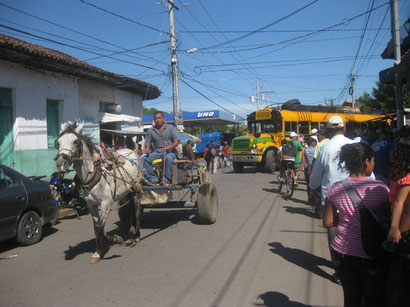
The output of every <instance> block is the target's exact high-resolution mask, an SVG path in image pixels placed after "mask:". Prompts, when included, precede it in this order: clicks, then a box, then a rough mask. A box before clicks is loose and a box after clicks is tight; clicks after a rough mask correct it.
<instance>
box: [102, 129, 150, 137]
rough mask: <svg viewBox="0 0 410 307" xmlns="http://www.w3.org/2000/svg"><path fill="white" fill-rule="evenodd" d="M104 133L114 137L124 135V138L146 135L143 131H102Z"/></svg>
mask: <svg viewBox="0 0 410 307" xmlns="http://www.w3.org/2000/svg"><path fill="white" fill-rule="evenodd" d="M101 131H103V132H107V133H109V134H114V135H124V136H128V135H129V136H134V135H145V134H146V133H145V132H141V131H139V130H138V131H131V130H113V129H101Z"/></svg>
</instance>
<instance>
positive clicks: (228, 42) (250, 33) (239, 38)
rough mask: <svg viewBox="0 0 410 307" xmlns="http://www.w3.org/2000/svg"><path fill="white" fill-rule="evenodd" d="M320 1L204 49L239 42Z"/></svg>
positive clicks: (316, 0) (315, 0)
mask: <svg viewBox="0 0 410 307" xmlns="http://www.w3.org/2000/svg"><path fill="white" fill-rule="evenodd" d="M318 1H319V0H314V1H312V2H310V3H309V4H307V5H305V6H304V7H302V8H300V9H297V10H296V11H293V12H292V13H290V14H288V15H286V16H284V17H282V18H279V19H278V20H275V21H273V22H271V23H269V24H267V25H265V26H263V27H261V28H259V29H256V30H254V31H251V32H248V33H247V34H244V35H241V36H239V37H237V38H234V39H231V40H229V41H226V42H224V43H219V44H216V45H213V46H209V47H205V48H203V49H214V48H217V47H221V46H224V45H227V44H231V43H234V42H237V41H239V40H241V39H244V38H246V37H249V36H251V35H254V34H256V33H258V32H259V31H262V30H265V29H267V28H269V27H271V26H273V25H275V24H277V23H279V22H281V21H283V20H285V19H288V18H289V17H291V16H293V15H295V14H297V13H299V12H300V11H303V10H304V9H306V8H308V7H309V6H311V5H313V4H314V3H316V2H318Z"/></svg>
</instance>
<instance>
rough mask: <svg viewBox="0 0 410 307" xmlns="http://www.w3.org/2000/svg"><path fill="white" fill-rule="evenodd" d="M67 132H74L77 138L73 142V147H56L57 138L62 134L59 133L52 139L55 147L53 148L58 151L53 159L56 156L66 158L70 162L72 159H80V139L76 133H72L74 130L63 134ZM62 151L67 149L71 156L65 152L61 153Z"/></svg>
mask: <svg viewBox="0 0 410 307" xmlns="http://www.w3.org/2000/svg"><path fill="white" fill-rule="evenodd" d="M69 133H72V134H74V135H75V136H76V137H77V140H76V141H75V142H74V147H73V148H71V149H70V148H61V149H59V148H58V147H59V146H58V139H59V138H60V137H61V136H62V135H63V134H61V135H59V136H58V138H56V140H55V141H54V147H55V149H57V150H58V153H57V156H56V158H55V160H57V159H58V158H60V157H61V158H63V159H64V160H67V161H68V162H70V163H71V162H72V161H73V160H81V154H82V148H83V147H82V146H81V139H80V137H79V136H78V135H77V133H74V132H72V131H71V132H65V133H64V134H69ZM76 149H78V150H77V151H76ZM62 151H68V152H70V153H71V156H69V155H67V154H65V153H62ZM75 152H77V154H75Z"/></svg>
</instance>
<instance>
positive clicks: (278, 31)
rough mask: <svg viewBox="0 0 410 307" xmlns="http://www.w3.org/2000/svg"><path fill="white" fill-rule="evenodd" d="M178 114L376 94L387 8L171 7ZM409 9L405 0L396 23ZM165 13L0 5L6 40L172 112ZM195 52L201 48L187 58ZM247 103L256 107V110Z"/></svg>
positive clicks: (130, 3)
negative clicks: (102, 74)
mask: <svg viewBox="0 0 410 307" xmlns="http://www.w3.org/2000/svg"><path fill="white" fill-rule="evenodd" d="M173 1H174V4H175V5H176V7H177V8H178V10H176V9H175V10H174V23H175V31H176V35H175V36H176V39H177V56H178V67H179V72H180V81H179V94H180V105H181V110H182V111H189V112H194V111H204V110H225V111H228V112H231V113H233V114H235V115H237V116H238V117H243V118H246V115H247V114H249V113H251V112H253V111H255V110H256V109H257V103H256V101H257V99H256V93H257V85H258V88H259V104H260V108H264V107H266V106H267V105H268V104H269V105H270V104H276V105H277V104H282V103H284V102H286V101H288V100H290V99H295V98H297V99H299V100H300V101H301V102H302V103H303V104H309V105H318V104H322V105H323V104H324V103H325V101H327V102H328V103H330V99H333V100H334V103H335V104H336V105H340V104H342V103H343V102H344V101H345V100H346V99H351V96H350V95H349V88H350V87H351V83H350V80H351V77H350V75H353V76H354V80H355V81H354V95H355V97H356V98H357V97H359V96H360V95H362V94H363V92H364V91H367V92H371V90H372V88H373V87H375V83H376V81H377V80H378V73H379V71H380V70H383V69H386V68H389V67H391V66H392V65H393V64H394V61H393V60H383V59H382V58H381V56H380V54H381V53H382V52H383V50H384V49H385V47H386V45H387V43H388V41H389V40H390V39H391V31H390V10H389V1H386V0H361V1H357V0H344V1H340V0H288V1H278V0H253V1H245V0H239V1H238V0H236V1H235V0H206V1H205V0H190V1H188V0H187V1H183V0H173ZM409 17H410V1H408V0H399V18H400V25H401V24H403V23H404V22H405V21H406V20H407V19H408V18H409ZM169 32H170V30H169V14H168V5H167V1H166V0H163V1H162V2H161V1H160V0H117V1H112V0H98V1H97V0H59V1H55V0H0V33H2V34H6V35H10V36H13V37H15V38H18V39H22V40H25V41H28V42H31V43H35V44H39V45H42V46H45V47H49V48H53V49H56V50H59V51H62V52H64V53H67V54H69V55H72V56H74V57H76V58H78V59H80V60H82V61H86V62H88V63H90V64H92V65H94V66H97V67H99V68H102V69H104V70H107V71H111V72H114V73H117V74H121V75H125V76H128V77H131V78H135V79H138V80H142V81H145V82H149V83H151V84H154V85H155V86H157V87H158V88H159V89H160V90H161V92H162V94H161V96H160V97H159V98H157V99H154V100H146V101H144V102H143V105H144V107H147V108H151V107H155V108H157V109H159V110H162V111H166V112H172V111H173V102H172V78H171V73H170V71H171V57H170V42H169V41H170V34H169ZM189 50H196V51H195V52H193V53H192V52H191V53H188V52H187V51H189ZM251 96H254V97H255V99H254V101H253V102H252V100H251Z"/></svg>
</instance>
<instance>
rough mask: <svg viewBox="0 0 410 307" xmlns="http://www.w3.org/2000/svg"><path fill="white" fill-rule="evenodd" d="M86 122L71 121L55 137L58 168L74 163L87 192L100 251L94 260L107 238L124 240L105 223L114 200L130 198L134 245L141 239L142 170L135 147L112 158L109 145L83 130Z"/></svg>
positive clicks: (107, 241) (109, 241) (98, 258)
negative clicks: (108, 232)
mask: <svg viewBox="0 0 410 307" xmlns="http://www.w3.org/2000/svg"><path fill="white" fill-rule="evenodd" d="M82 128H83V124H77V122H74V123H68V124H66V125H65V127H64V128H63V129H62V131H61V132H60V134H59V136H58V137H57V139H56V140H55V143H54V145H55V147H56V149H57V150H58V155H57V158H56V159H57V169H58V170H59V171H61V172H65V171H67V169H68V168H69V167H70V165H71V164H73V166H74V169H75V171H76V173H77V177H78V178H79V180H81V182H82V184H83V186H84V187H85V189H86V191H87V193H86V196H85V201H86V202H87V206H88V209H89V210H90V213H91V215H92V218H93V222H94V232H95V237H96V245H97V247H96V251H95V253H94V254H93V255H92V257H91V261H90V263H92V264H95V263H98V262H99V261H100V258H101V257H102V253H103V245H104V242H106V243H108V244H110V245H112V244H122V243H123V242H124V241H123V239H122V237H121V236H118V235H114V236H107V235H106V234H105V232H104V226H105V223H106V221H107V217H108V213H109V212H110V209H111V206H112V204H113V203H117V204H118V203H119V201H120V200H122V199H127V201H129V202H130V206H129V207H130V215H129V216H130V234H131V241H132V244H131V246H134V245H135V244H137V243H138V242H139V240H140V217H141V211H140V199H141V185H140V180H141V178H142V173H141V171H140V168H139V163H140V161H139V158H138V156H137V154H136V153H135V152H133V151H131V150H127V149H123V150H119V151H118V152H117V153H118V154H115V153H114V155H111V157H110V158H106V157H104V152H105V153H107V154H108V152H107V151H106V149H102V148H101V147H100V146H96V145H95V144H94V143H93V142H92V139H91V137H89V136H87V135H83V134H82Z"/></svg>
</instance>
